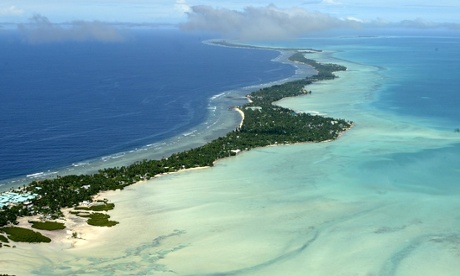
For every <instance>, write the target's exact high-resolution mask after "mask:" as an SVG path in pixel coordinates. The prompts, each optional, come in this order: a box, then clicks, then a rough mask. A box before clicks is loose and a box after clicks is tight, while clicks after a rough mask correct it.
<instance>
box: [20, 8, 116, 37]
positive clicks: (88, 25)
mask: <svg viewBox="0 0 460 276" xmlns="http://www.w3.org/2000/svg"><path fill="white" fill-rule="evenodd" d="M18 29H19V31H20V32H21V33H22V35H23V36H24V38H25V40H26V41H27V42H30V43H50V42H63V41H101V42H121V41H123V40H124V38H123V36H122V35H121V34H120V33H119V32H118V30H117V29H115V28H114V27H113V26H110V25H108V24H105V23H102V22H99V21H92V22H88V21H73V22H71V23H69V24H67V25H61V24H54V23H52V22H50V21H49V20H48V18H46V17H44V16H41V15H38V14H37V15H34V16H33V17H32V18H31V19H30V23H29V24H20V25H18Z"/></svg>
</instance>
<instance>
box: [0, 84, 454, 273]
mask: <svg viewBox="0 0 460 276" xmlns="http://www.w3.org/2000/svg"><path fill="white" fill-rule="evenodd" d="M343 79H345V77H344V78H343ZM343 79H342V80H343ZM345 83H348V84H350V83H352V81H349V82H345ZM357 85H358V84H357ZM318 86H321V84H319V85H318ZM333 86H336V87H337V86H339V84H335V85H333ZM342 87H343V86H342ZM350 87H352V86H345V89H347V90H353V89H351V88H350ZM315 91H316V90H315ZM329 92H330V91H329ZM320 93H321V92H320ZM337 93H339V92H337ZM318 94H319V93H318ZM324 94H325V93H324ZM337 95H338V94H332V96H337ZM349 96H350V94H347V96H345V98H349ZM330 97H331V96H329V98H330ZM320 98H321V99H320V100H317V102H320V101H324V100H328V96H325V97H320ZM293 102H295V100H293V99H286V105H284V106H289V103H291V104H292V103H293ZM326 105H327V104H326ZM299 106H300V105H299ZM333 106H334V105H333V103H330V105H328V107H333ZM313 109H315V108H313ZM298 110H302V108H299V109H298ZM317 110H322V109H317ZM330 110H332V108H331V109H330ZM357 110H359V109H352V110H351V112H354V113H355V117H354V118H350V119H355V118H356V117H358V116H359V117H362V118H361V119H360V120H359V123H358V124H356V125H353V126H356V129H354V130H353V132H349V131H347V132H345V133H342V135H344V134H349V135H350V136H347V137H345V139H340V140H339V141H337V144H330V145H328V146H326V145H324V144H321V143H320V144H318V145H317V146H311V147H310V146H307V147H302V146H301V145H299V144H293V145H288V147H283V148H284V149H276V150H272V149H263V150H260V151H259V150H254V151H251V153H250V154H248V155H250V156H249V159H250V160H248V161H245V160H244V158H246V157H243V158H242V159H241V160H236V158H225V159H221V160H219V162H223V163H224V164H223V166H216V168H213V169H212V170H206V173H205V171H203V173H199V172H197V173H196V174H195V173H192V174H190V175H188V176H187V175H185V176H181V175H180V173H182V172H186V171H187V170H183V171H179V172H177V173H171V177H163V176H168V175H169V174H165V175H160V176H159V177H160V178H162V179H158V180H159V181H157V180H155V179H152V180H150V181H141V182H137V183H135V184H133V185H132V186H130V187H131V188H130V187H127V188H126V190H127V191H108V192H103V194H104V195H105V196H106V197H110V199H111V201H112V202H115V203H116V204H117V206H116V207H115V210H114V211H113V212H115V214H114V216H113V218H114V219H115V220H118V218H120V222H121V224H120V226H122V227H121V228H113V229H104V230H107V231H106V232H104V233H101V235H100V237H95V240H94V242H90V243H81V244H79V245H77V247H75V248H72V249H70V250H66V249H64V250H62V255H63V256H64V255H65V256H66V259H68V260H67V262H60V260H61V259H60V258H58V257H59V256H58V254H59V251H58V250H59V248H57V247H56V249H57V250H55V251H54V253H53V254H54V255H53V254H51V253H50V255H45V256H46V258H49V259H50V260H52V261H47V262H48V263H47V264H46V265H44V264H43V263H38V262H37V266H36V267H35V268H38V267H41V266H47V268H48V269H55V270H52V271H53V272H56V271H60V272H61V273H63V272H64V271H65V269H67V267H66V266H68V267H69V268H68V269H69V271H72V272H73V271H74V270H77V271H80V270H79V269H82V268H81V267H85V265H86V266H87V267H91V269H92V270H91V271H107V269H114V271H117V272H119V273H120V274H121V271H123V272H125V274H127V273H136V272H133V271H135V270H121V269H122V268H121V267H120V266H117V264H118V263H127V264H128V263H136V261H137V262H139V263H138V265H143V266H145V268H147V267H148V269H150V272H152V273H156V272H157V270H156V269H158V274H167V275H169V274H173V273H175V274H196V275H204V274H207V275H210V274H219V273H220V274H225V272H227V273H228V274H238V272H241V274H251V273H258V274H266V275H276V274H290V273H289V271H290V272H291V273H292V274H295V273H296V272H298V271H310V273H312V274H314V275H316V274H317V275H331V274H334V273H337V272H341V273H346V274H350V275H351V274H361V273H367V274H379V273H380V274H381V273H382V271H384V272H388V271H389V270H388V267H390V268H392V269H393V270H392V272H394V273H397V274H400V273H402V274H408V275H409V274H412V273H414V271H415V273H416V271H418V270H417V269H420V265H422V266H421V267H422V268H423V269H427V270H425V271H428V273H430V274H436V273H433V272H435V271H436V269H439V268H441V269H444V270H439V271H444V272H445V273H450V272H452V271H457V270H455V268H458V262H456V256H455V253H456V251H455V250H454V251H452V242H454V245H455V241H456V239H455V233H454V232H455V231H454V232H452V229H456V227H457V226H458V225H457V226H456V224H457V223H455V224H454V223H452V224H450V223H449V222H454V221H455V220H453V218H452V214H451V212H449V210H450V211H451V210H453V209H455V208H452V207H455V205H458V203H455V205H454V206H452V205H450V204H451V203H452V202H458V201H455V193H449V195H448V196H446V195H444V194H443V193H439V192H438V190H437V187H431V186H430V187H426V188H425V189H423V187H422V186H417V185H420V184H419V183H416V181H414V182H410V183H406V185H407V184H409V185H410V184H412V185H414V186H413V187H414V188H413V189H414V190H411V189H409V188H408V187H407V186H403V185H402V184H404V183H401V182H405V181H407V180H406V179H404V181H402V180H403V179H401V177H404V176H410V175H411V174H413V176H414V177H415V176H416V175H419V174H422V177H423V176H425V173H426V172H428V171H429V170H430V169H432V167H422V168H426V170H425V171H426V172H423V171H422V172H421V171H420V168H418V170H416V171H411V166H410V165H409V166H408V165H407V164H406V165H404V163H397V164H398V165H401V166H402V169H401V172H402V174H401V175H395V174H394V173H392V172H391V170H389V171H386V170H387V169H388V167H385V163H389V164H395V163H394V162H397V161H398V159H395V160H394V159H390V158H389V157H392V158H394V157H395V155H394V153H393V152H392V151H391V149H390V151H389V153H390V154H391V155H387V154H385V150H388V148H385V147H383V148H382V146H375V145H376V144H378V143H382V141H381V140H382V138H383V140H385V143H388V144H394V143H401V142H403V143H402V146H404V148H402V149H400V152H399V154H400V153H403V152H406V151H408V150H409V151H410V149H408V147H409V148H410V147H414V148H416V150H418V147H420V146H417V145H418V144H419V143H426V141H424V139H423V138H430V137H426V135H427V133H425V132H421V131H420V130H419V129H415V130H414V129H408V128H409V127H410V126H413V124H412V123H414V122H412V121H411V122H409V123H407V122H405V121H404V120H401V117H397V116H395V117H393V116H390V117H387V116H378V115H388V114H385V113H381V112H375V110H374V111H373V112H371V113H370V114H365V111H363V113H362V114H358V113H356V111H357ZM341 111H342V110H341ZM347 111H348V110H347ZM328 113H329V112H328ZM330 113H333V112H330ZM368 117H377V118H379V120H375V118H374V119H372V120H369V118H368ZM356 120H358V119H356ZM401 121H403V124H401ZM367 122H372V123H373V124H366V123H367ZM376 122H377V123H376ZM386 124H388V125H389V126H390V127H391V126H393V127H392V128H388V127H387V125H386ZM353 126H352V127H353ZM401 126H403V128H401ZM401 129H404V132H406V131H407V132H408V135H413V138H414V140H413V141H409V140H407V138H406V140H404V139H403V137H402V136H404V135H406V134H404V133H401ZM369 131H372V132H369ZM369 134H371V135H369ZM435 134H439V133H437V132H436V133H435ZM441 134H442V133H441ZM374 135H376V136H379V135H380V137H378V139H376V136H374ZM457 137H458V136H457ZM431 138H436V139H433V143H432V146H433V147H436V146H441V145H438V143H437V141H436V140H437V139H443V140H446V139H447V137H431ZM451 139H452V140H454V139H457V140H458V138H455V137H453V136H452V137H451ZM368 141H370V142H371V143H369V144H367V142H368ZM440 141H441V140H440ZM435 142H436V143H435ZM361 143H363V145H358V144H361ZM391 146H393V145H389V146H388V147H389V148H391ZM424 146H425V147H426V145H424ZM273 147H274V146H273ZM318 148H320V149H322V150H317V149H318ZM337 148H341V149H337ZM285 149H287V150H285ZM334 149H336V150H334ZM374 149H380V150H381V151H383V152H384V154H382V153H379V154H376V153H375V152H376V151H374ZM393 150H394V149H393ZM359 151H362V152H361V153H360V154H357V155H354V153H356V152H359ZM284 152H288V154H286V153H284ZM273 153H276V154H277V156H275V157H270V158H271V159H273V160H276V162H273V163H268V164H258V163H257V162H258V161H259V160H264V159H263V158H266V157H267V156H268V154H273ZM283 154H284V155H283ZM374 154H375V155H374ZM368 156H377V157H379V158H378V159H377V160H374V163H370V165H372V164H374V166H372V167H368V166H364V161H365V159H366V158H367V157H368ZM408 157H411V156H408ZM415 157H419V156H412V158H411V160H414V159H413V158H415ZM385 158H386V159H385ZM267 159H268V158H267ZM305 159H308V160H307V161H305V162H302V161H301V160H305ZM337 159H339V160H340V162H338V161H337ZM357 160H359V161H357ZM415 160H417V164H418V165H421V164H420V163H418V162H422V161H421V160H419V158H417V159H415ZM399 161H401V160H399ZM243 162H244V164H245V165H246V167H245V166H242V165H239V166H237V164H241V163H243ZM353 162H354V163H358V164H359V163H361V162H362V163H361V164H360V165H359V166H356V164H353ZM375 162H378V163H375ZM317 163H320V164H321V163H322V164H323V166H316V164H317ZM253 164H256V165H257V166H255V165H253ZM287 164H288V165H289V166H286V165H287ZM270 165H277V166H271V167H270ZM231 166H237V167H236V168H234V169H231V168H230V167H231ZM390 166H391V165H390ZM292 167H294V169H296V168H297V169H299V168H300V169H301V170H302V171H304V172H305V173H304V174H295V175H293V177H292V178H289V175H290V174H291V173H293V172H294V171H295V170H294V169H293V168H292ZM379 167H383V168H382V169H381V170H382V171H383V173H382V174H379V171H378V170H380V169H379ZM275 168H277V170H278V168H284V169H285V170H284V169H283V170H279V171H278V172H277V173H271V174H270V170H273V169H275ZM228 169H230V171H229V172H228V174H227V176H230V177H231V178H233V177H234V178H235V179H234V181H232V182H230V181H228V182H227V181H222V183H212V185H215V184H216V186H213V187H211V186H212V185H211V184H209V183H210V182H211V181H216V179H217V178H216V176H219V173H222V172H225V170H228ZM366 169H369V170H371V173H369V172H368V171H366ZM246 170H247V171H246ZM282 171H285V172H282ZM337 171H338V172H339V173H337ZM334 173H335V174H336V175H335V176H333V174H334ZM208 174H211V175H212V176H214V178H213V177H212V176H211V177H207V178H206V177H202V176H203V175H204V176H206V175H208ZM255 174H258V175H259V176H257V177H255V176H254V179H252V182H251V179H249V178H248V176H249V175H255ZM265 174H266V175H268V176H267V177H265V178H264V175H265ZM278 174H279V175H278ZM358 174H363V175H364V176H362V179H361V178H357V176H356V175H358ZM428 174H429V173H427V175H426V177H429V175H428ZM196 175H201V176H198V177H197V176H196ZM286 176H288V177H287V178H286ZM347 177H356V179H353V181H348V179H347ZM270 179H273V183H271V182H269V180H270ZM283 180H286V182H283ZM430 180H431V179H430ZM430 180H428V182H429V181H430ZM156 181H157V182H156ZM291 181H292V183H290V182H291ZM296 181H297V182H296ZM320 181H323V182H320ZM360 181H362V183H360ZM277 182H278V183H280V184H278V186H274V185H275V184H276V183H277ZM398 182H399V183H398ZM266 183H270V184H271V185H273V186H271V185H267V184H266ZM436 183H437V185H436V186H438V185H442V183H441V181H440V182H439V183H438V182H436ZM171 184H174V185H171ZM219 184H220V186H219ZM453 184H455V182H454V183H453ZM238 185H239V186H238ZM295 185H299V186H300V188H298V189H295ZM360 185H361V186H360ZM226 186H231V187H230V188H229V189H224V187H226ZM250 186H258V189H253V188H250V189H247V190H243V189H245V188H247V187H250ZM335 186H337V187H338V188H336V187H335ZM206 187H211V188H209V189H206ZM357 187H358V188H357ZM242 190H243V191H242ZM414 191H415V192H414ZM449 191H450V190H449ZM189 192H190V193H191V194H187V193H189ZM194 192H195V194H193V193H194ZM284 192H285V193H284ZM225 193H228V194H229V195H228V196H226V197H221V195H222V194H225ZM431 193H432V194H433V196H431ZM129 194H131V195H129ZM143 195H145V197H149V196H150V198H149V200H139V197H143ZM194 197H198V198H197V199H196V200H195V199H194ZM242 198H243V199H244V200H246V201H247V202H249V203H243V199H242ZM188 202H192V203H190V204H188ZM438 202H440V203H438ZM230 203H234V205H231V204H230ZM147 204H151V207H149V208H140V207H141V206H146V205H147ZM138 208H139V209H138ZM128 209H131V212H128ZM379 211H380V212H379ZM110 212H112V211H110ZM196 213H199V215H197V216H194V215H196ZM432 213H434V216H432V217H430V214H432ZM152 214H154V215H152ZM427 214H428V215H427ZM130 216H131V217H132V216H136V218H133V219H131V217H130ZM148 221H150V222H151V223H150V224H147V223H148ZM440 221H441V222H443V223H439V222H440ZM130 222H131V223H136V224H137V223H139V222H140V223H139V224H141V226H138V227H137V228H136V227H135V226H134V225H133V229H130V227H129V226H130V225H129V223H130ZM267 222H268V223H267ZM273 222H276V223H273ZM246 223H247V225H245V224H246ZM115 227H119V226H115ZM245 227H246V228H247V229H249V230H247V229H246V228H245ZM139 229H140V230H139ZM172 229H174V231H176V230H175V229H178V230H177V231H178V233H179V234H177V236H173V234H174V233H176V232H173V230H172ZM229 229H230V230H229ZM260 229H263V231H261V230H260ZM245 230H246V232H245ZM128 231H132V232H128ZM136 231H139V232H136ZM179 231H180V232H179ZM144 232H148V233H149V234H148V235H146V234H144ZM120 233H121V234H122V235H119V234H120ZM139 233H142V234H143V235H144V239H143V240H142V241H141V244H140V245H139V243H138V241H139V239H133V240H129V239H126V237H130V236H133V238H134V237H135V236H137V235H138V234H139ZM171 233H173V234H171ZM267 233H274V234H273V235H270V234H267ZM180 235H183V236H182V237H181V236H180ZM452 237H454V238H452ZM136 238H137V237H136ZM110 240H112V241H113V242H110ZM152 240H153V242H152ZM108 241H109V242H108ZM119 241H127V242H126V245H122V246H120V247H113V243H115V242H117V243H119ZM44 246H45V247H46V246H47V245H44ZM53 246H54V245H53ZM146 246H150V247H151V248H153V249H152V250H151V251H147V250H146V251H141V249H143V248H144V247H146ZM40 247H43V245H30V246H27V247H24V248H27V249H29V248H31V251H32V252H33V250H34V249H37V252H40V250H43V249H42V248H40ZM98 247H100V248H98ZM114 248H115V249H118V250H119V252H120V253H119V255H117V256H115V257H114V258H112V259H110V258H109V257H107V256H111V254H112V252H111V251H110V250H111V249H112V250H113V249H114ZM139 248H141V249H139ZM407 248H409V249H410V250H409V253H408V254H407V255H405V256H403V257H401V252H406V251H407ZM53 249H54V248H53ZM216 249H217V250H219V254H216V253H215V252H216ZM125 250H126V251H128V250H129V252H130V253H129V254H131V255H129V256H128V253H126V252H125ZM175 250H177V251H175ZM24 251H26V250H22V251H21V254H23V255H21V256H19V254H17V255H18V257H17V260H18V261H17V266H16V267H13V266H11V267H13V268H15V269H17V270H23V271H22V272H21V273H19V272H18V273H17V274H29V273H30V271H26V269H25V268H24V267H25V266H27V265H29V266H30V262H32V261H31V259H28V258H27V256H29V255H27V254H26V253H25V252H24ZM0 252H1V251H0ZM11 252H14V251H13V250H11ZM101 252H103V253H104V254H101ZM158 252H160V253H158ZM232 252H234V253H233V254H232ZM331 252H332V253H333V252H339V253H338V254H335V255H334V254H332V255H333V256H332V255H331ZM433 252H434V253H436V255H437V256H440V258H438V260H434V261H433V260H432V256H433V254H434V253H433ZM448 253H450V254H448ZM0 254H1V253H0ZM31 254H32V253H31ZM125 254H126V255H125ZM215 255H219V256H215ZM83 256H89V257H91V258H92V259H98V260H100V261H99V262H96V261H93V262H91V261H92V260H89V258H88V261H87V262H86V263H85V262H83V261H81V259H80V258H83ZM126 256H128V257H130V258H128V257H126ZM149 256H150V257H151V259H148V257H149ZM328 256H332V257H331V258H329V257H328ZM155 258H158V259H155ZM370 259H371V260H372V262H369V260H370ZM7 260H8V259H7ZM21 260H26V261H24V264H23V265H22V263H21ZM228 260H231V262H229V261H228ZM278 260H281V262H277V261H278ZM394 260H398V261H400V263H398V264H394V262H393V261H394ZM430 260H431V262H430ZM445 260H447V262H446V261H445ZM449 261H450V262H451V263H449ZM101 263H102V264H101ZM152 264H156V265H157V266H154V265H152ZM210 264H211V265H210ZM92 265H94V267H93V266H92ZM393 265H394V266H393ZM248 268H249V269H248ZM59 269H60V270H59ZM88 269H89V268H88ZM93 269H94V270H93ZM97 269H98V270H97ZM116 269H120V270H116ZM128 269H131V267H128ZM162 269H163V270H162ZM10 271H13V270H12V269H10ZM49 271H51V270H49ZM88 271H89V270H88ZM138 271H139V270H138ZM439 271H438V273H439ZM168 273H169V274H168ZM50 274H51V273H50ZM74 274H76V273H74ZM82 274H83V273H82ZM139 274H141V273H139ZM144 274H145V273H144ZM384 274H385V273H384Z"/></svg>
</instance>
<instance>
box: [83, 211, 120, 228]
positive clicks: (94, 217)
mask: <svg viewBox="0 0 460 276" xmlns="http://www.w3.org/2000/svg"><path fill="white" fill-rule="evenodd" d="M109 218H110V216H109V215H107V214H101V213H92V214H90V215H89V219H88V224H89V225H93V226H105V227H112V226H115V225H117V224H118V222H117V221H113V220H109Z"/></svg>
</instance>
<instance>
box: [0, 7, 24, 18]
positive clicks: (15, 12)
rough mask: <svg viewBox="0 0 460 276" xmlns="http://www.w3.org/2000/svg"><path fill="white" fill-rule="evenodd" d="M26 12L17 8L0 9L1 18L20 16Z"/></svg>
mask: <svg viewBox="0 0 460 276" xmlns="http://www.w3.org/2000/svg"><path fill="white" fill-rule="evenodd" d="M22 14H24V11H23V10H21V9H19V8H17V7H16V6H9V7H0V16H20V15H22Z"/></svg>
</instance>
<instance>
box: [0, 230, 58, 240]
mask: <svg viewBox="0 0 460 276" xmlns="http://www.w3.org/2000/svg"><path fill="white" fill-rule="evenodd" d="M2 230H3V232H5V233H6V234H7V235H8V238H9V239H10V240H12V241H15V242H30V243H36V242H51V239H50V238H48V237H46V236H43V235H42V234H40V233H38V232H35V231H33V230H30V229H25V228H20V227H15V226H8V227H3V228H2Z"/></svg>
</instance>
